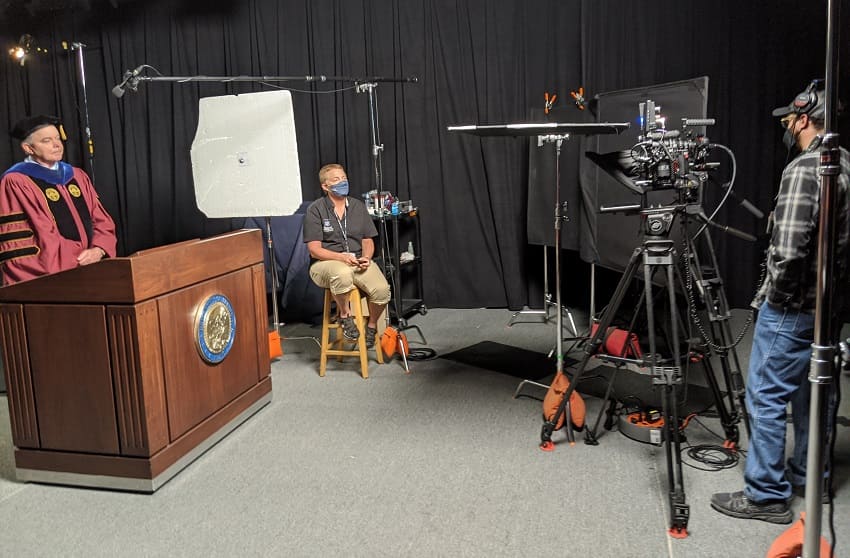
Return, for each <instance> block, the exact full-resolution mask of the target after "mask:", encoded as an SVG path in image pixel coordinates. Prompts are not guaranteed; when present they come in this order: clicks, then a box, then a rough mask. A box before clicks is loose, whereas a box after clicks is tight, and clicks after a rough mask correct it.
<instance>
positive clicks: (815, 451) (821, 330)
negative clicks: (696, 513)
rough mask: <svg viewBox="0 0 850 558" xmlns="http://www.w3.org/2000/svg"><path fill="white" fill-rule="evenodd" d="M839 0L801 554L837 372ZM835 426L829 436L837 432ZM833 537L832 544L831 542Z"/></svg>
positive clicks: (812, 517)
mask: <svg viewBox="0 0 850 558" xmlns="http://www.w3.org/2000/svg"><path fill="white" fill-rule="evenodd" d="M840 7H841V3H840V2H839V1H837V0H829V2H828V6H827V24H826V25H827V30H826V37H827V39H826V75H825V77H826V84H825V86H824V92H825V94H826V99H824V127H825V130H824V137H823V142H822V143H821V152H820V153H821V155H820V167H819V168H818V173H819V174H820V216H819V223H818V260H817V264H818V265H817V270H818V273H817V278H818V279H817V296H816V299H815V335H814V343H813V344H812V365H811V369H810V370H809V383H811V396H810V404H809V447H808V450H807V452H808V453H807V454H806V522H805V525H804V540H803V557H804V558H815V557H816V556H818V554H819V553H820V552H819V548H820V533H821V518H822V516H821V514H822V510H823V507H822V505H821V500H822V498H823V478H824V447H825V445H824V428H823V426H824V423H825V420H824V419H825V416H824V415H825V412H826V409H828V408H829V406H828V405H824V401H826V400H827V398H828V396H829V393H830V388H831V384H832V383H833V382H834V381H835V378H836V377H837V374H838V366H837V363H836V345H837V343H836V339H837V335H836V334H835V331H834V330H835V329H836V328H835V319H834V318H833V312H832V311H831V310H832V305H833V296H832V295H833V292H832V283H831V281H832V278H833V277H834V275H833V272H834V270H835V269H836V266H835V264H836V261H835V255H836V254H835V241H836V239H837V234H836V225H837V223H838V219H837V217H838V215H837V204H836V202H837V200H838V196H837V191H838V175H839V174H840V173H841V150H840V148H839V146H838V145H839V143H838V134H837V133H833V132H832V130H834V129H835V125H836V120H837V119H836V107H837V104H836V102H837V100H838V95H837V87H836V85H837V84H836V79H837V77H838V44H839V42H838V41H839V33H838V30H839V27H838V22H839V14H840ZM834 430H835V428H834V427H833V432H832V436H834V435H835V431H834ZM834 542H835V541H834V540H833V544H834Z"/></svg>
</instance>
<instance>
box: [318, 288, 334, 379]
mask: <svg viewBox="0 0 850 558" xmlns="http://www.w3.org/2000/svg"><path fill="white" fill-rule="evenodd" d="M330 318H331V291H330V289H325V308H324V309H323V310H322V353H321V355H320V357H319V376H320V377H324V375H325V369H326V368H327V365H328V344H329V341H330V334H331V332H330V327H329V326H330Z"/></svg>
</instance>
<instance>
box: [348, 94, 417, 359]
mask: <svg viewBox="0 0 850 558" xmlns="http://www.w3.org/2000/svg"><path fill="white" fill-rule="evenodd" d="M377 87H378V84H377V83H372V82H369V83H358V84H356V86H355V88H354V90H355V91H356V92H357V93H364V92H365V93H367V95H368V97H369V131H370V134H371V138H372V166H373V170H374V173H375V189H376V190H377V192H378V199H380V198H381V192H383V191H384V163H383V153H384V144H382V143H381V131H380V128H379V125H378V96H377V93H376V92H375V88H377ZM379 216H380V233H381V261H382V262H383V264H384V267H385V270H384V272H385V273H386V274H387V275H389V278H390V287H391V288H392V300H393V306H395V315H396V319H397V320H398V325H399V330H402V329H404V328H405V326H406V324H405V322H404V317H403V316H402V315H401V314H402V304H403V302H404V301H403V300H402V298H401V291H400V290H399V289H398V282H397V281H396V277H397V276H398V273H397V267H396V266H397V265H399V262H397V261H395V260H394V257H393V256H394V255H389V254H388V252H390V250H389V246H387V248H386V250H385V249H384V245H385V244H388V243H389V236H388V233H387V218H386V215H384V208H383V207H382V208H380V212H379ZM395 223H396V225H397V224H398V217H397V216H396V221H395ZM394 231H395V236H394V242H395V244H396V245H397V244H398V227H397V226H396V227H395V229H394ZM396 253H397V251H396ZM388 255H389V257H387V256H388ZM386 313H387V327H391V325H390V312H389V309H386ZM413 327H415V328H416V329H417V330H419V328H418V327H416V326H413ZM419 333H420V335H421V334H422V332H421V331H420V332H419ZM398 351H399V354H401V358H402V363H403V364H404V371H405V373H407V374H410V367H409V365H408V364H407V354H406V352H405V347H404V343H402V341H401V336H399V339H398Z"/></svg>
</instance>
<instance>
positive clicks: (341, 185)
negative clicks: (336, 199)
mask: <svg viewBox="0 0 850 558" xmlns="http://www.w3.org/2000/svg"><path fill="white" fill-rule="evenodd" d="M328 189H329V190H330V191H331V193H332V194H334V195H335V196H347V195H348V180H341V181H339V182H337V183H336V184H334V185H333V186H331V187H329V188H328Z"/></svg>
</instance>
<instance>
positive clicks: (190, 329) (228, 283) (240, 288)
mask: <svg viewBox="0 0 850 558" xmlns="http://www.w3.org/2000/svg"><path fill="white" fill-rule="evenodd" d="M253 293H254V277H253V273H252V271H251V269H250V268H246V269H241V270H239V271H237V272H234V273H230V274H227V275H224V276H222V277H218V278H216V279H212V280H210V281H205V282H203V283H199V284H197V285H194V286H192V287H189V288H186V289H181V290H179V291H176V292H174V293H171V294H168V295H165V296H163V297H161V298H159V299H158V300H157V304H158V307H159V320H160V324H159V325H160V332H161V339H162V356H163V362H164V363H165V370H164V376H165V392H166V393H167V394H168V395H167V406H168V418H169V421H168V427H169V433H170V438H171V440H175V439H177V438H179V437H180V436H182V435H183V434H185V433H186V432H187V431H189V430H190V429H191V428H192V427H194V426H196V425H197V424H199V423H201V422H202V421H204V420H205V419H207V418H208V417H209V416H210V415H212V414H213V413H214V412H216V411H217V410H219V409H221V408H222V407H223V406H224V405H226V404H227V403H229V402H230V401H232V400H234V399H236V397H238V396H239V395H240V394H241V393H243V392H245V391H247V390H248V389H249V388H251V387H252V386H254V385H256V384H257V383H258V382H259V380H260V377H259V372H258V370H260V365H259V363H258V362H257V343H258V342H259V340H258V339H257V328H256V327H255V324H256V323H257V321H258V320H262V321H263V323H265V320H266V318H265V316H257V315H256V312H255V308H256V305H255V304H254V294H253ZM216 294H220V295H224V296H225V297H227V299H228V300H229V301H230V303H231V304H232V307H233V312H234V315H235V318H236V332H235V336H234V339H233V345H232V347H231V349H230V352H229V353H228V354H227V356H226V357H225V359H224V360H223V361H221V362H219V363H218V364H210V363H208V362H206V361H205V360H204V359H203V358H202V356H201V353H200V352H199V351H198V349H197V344H196V341H195V319H196V315H197V312H198V309H199V308H200V307H201V306H202V305H203V304H204V301H205V300H207V299H208V298H209V297H210V296H213V295H216Z"/></svg>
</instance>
